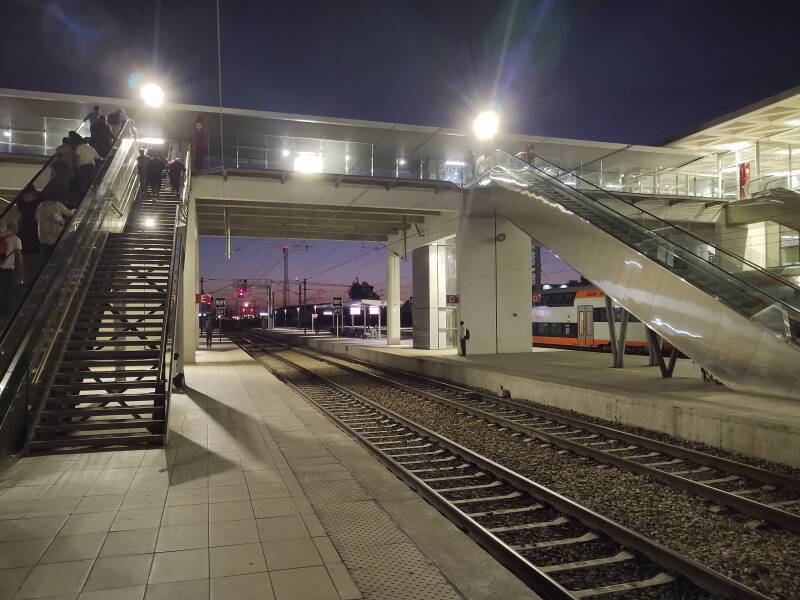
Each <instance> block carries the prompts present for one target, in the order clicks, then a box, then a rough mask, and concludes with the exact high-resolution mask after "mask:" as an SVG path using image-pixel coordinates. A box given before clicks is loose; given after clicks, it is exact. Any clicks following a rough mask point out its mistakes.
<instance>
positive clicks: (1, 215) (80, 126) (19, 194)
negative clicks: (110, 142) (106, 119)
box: [0, 121, 122, 221]
mask: <svg viewBox="0 0 800 600" xmlns="http://www.w3.org/2000/svg"><path fill="white" fill-rule="evenodd" d="M85 126H86V122H85V121H80V122H79V123H78V126H77V127H76V128H75V129H73V130H72V131H74V132H75V133H79V132H80V131H81V129H83V128H84V127H85ZM120 135H122V132H120ZM115 141H116V140H115ZM55 157H56V155H55V154H52V155H51V156H50V157H49V158H48V159H47V160H46V161H45V162H44V164H43V165H42V167H41V168H40V169H39V170H38V171H36V174H35V175H34V176H33V177H31V179H30V181H28V183H26V184H25V186H24V187H23V188H22V189H21V190H20V191H19V192H17V195H16V196H14V199H13V200H12V201H11V202H9V203H8V205H7V206H6V207H5V209H3V211H2V212H0V221H2V220H3V219H5V217H6V214H8V212H9V211H10V210H11V207H12V206H17V205H18V204H19V202H20V199H21V198H22V192H23V191H24V190H26V189H27V188H28V186H29V185H31V184H32V183H34V182H35V181H36V180H37V179H39V176H40V175H41V174H42V173H44V172H45V171H46V170H47V169H48V168H50V164H51V163H52V162H53V160H54V159H55ZM39 191H41V190H39Z"/></svg>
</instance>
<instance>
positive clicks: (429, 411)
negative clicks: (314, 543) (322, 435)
mask: <svg viewBox="0 0 800 600" xmlns="http://www.w3.org/2000/svg"><path fill="white" fill-rule="evenodd" d="M285 355H286V357H287V358H290V359H291V360H292V361H293V362H297V364H299V365H302V366H304V367H306V368H309V369H312V370H313V371H314V372H317V373H319V374H320V375H322V376H325V377H328V378H331V379H333V380H335V381H336V382H337V383H339V384H340V385H343V386H346V387H348V388H351V389H353V390H354V391H357V392H359V393H361V394H363V395H364V396H366V397H368V398H370V399H371V400H373V401H376V402H378V403H380V404H381V405H383V406H385V407H386V408H388V409H390V410H393V411H395V412H397V413H399V414H401V415H403V416H405V417H407V418H409V419H412V420H414V421H416V422H417V423H419V424H421V425H423V426H425V427H428V428H429V429H432V430H434V431H436V432H438V433H440V434H441V435H443V436H445V437H448V438H450V439H452V440H453V441H456V442H458V443H460V444H462V445H464V446H467V447H469V448H470V449H472V450H473V451H475V452H478V453H480V454H482V455H484V456H486V457H488V458H491V459H492V460H494V461H496V462H498V463H500V464H503V465H504V466H506V467H507V468H509V469H511V470H514V471H516V472H518V473H520V474H522V475H524V476H526V477H528V478H529V479H531V480H533V481H535V482H537V483H539V484H541V485H543V486H546V487H548V488H550V489H552V490H554V491H556V492H558V493H560V494H563V495H565V496H567V497H569V498H571V499H573V500H575V501H577V502H579V503H580V504H582V505H584V506H586V507H588V508H590V509H593V510H595V511H597V512H599V513H601V514H603V515H605V516H607V517H609V518H611V519H614V520H616V521H618V522H619V523H622V524H623V525H625V526H627V527H630V528H632V529H635V530H636V531H639V532H640V533H642V534H644V535H647V536H649V537H651V538H653V539H655V540H657V541H659V542H661V543H663V544H665V545H667V546H669V547H671V548H673V549H674V550H676V551H678V552H680V553H682V554H685V555H688V556H690V557H692V558H694V559H695V560H697V561H699V562H701V563H703V564H705V565H707V566H709V567H710V568H712V569H715V570H717V571H719V572H721V573H724V574H725V575H727V576H729V577H731V578H733V579H736V580H737V581H740V582H742V583H744V584H745V585H748V586H750V587H753V588H754V589H757V590H758V591H760V592H762V593H764V594H767V595H770V596H772V597H775V598H787V599H788V598H797V597H798V596H797V594H798V590H800V536H797V535H795V534H792V533H789V532H785V531H781V530H778V529H774V528H771V527H766V526H765V527H761V528H758V529H750V528H749V527H747V526H746V523H747V521H748V520H749V519H748V518H747V517H743V516H741V515H738V514H735V513H733V512H728V511H723V512H716V513H715V512H712V511H711V510H710V508H711V507H712V505H711V504H710V503H709V502H707V501H705V500H703V499H701V498H698V497H696V496H692V495H690V494H687V493H684V492H681V491H679V490H675V489H672V488H670V487H668V486H666V485H663V484H661V483H658V482H656V481H653V480H652V479H650V478H648V477H645V476H641V475H636V474H632V473H628V472H625V471H620V470H618V469H616V468H613V467H604V466H600V465H597V464H596V463H594V462H591V461H585V460H581V459H579V458H577V457H575V456H572V455H570V454H568V453H566V452H565V451H560V450H558V449H557V448H553V447H550V446H548V445H543V444H541V443H539V442H536V441H533V442H527V443H526V442H524V441H523V439H522V438H521V437H518V436H513V435H512V434H511V432H500V431H498V430H497V429H496V428H494V427H489V426H487V424H486V423H484V422H480V421H478V420H477V419H474V418H469V417H466V416H465V415H462V414H458V413H456V412H455V411H453V410H452V409H450V408H448V407H446V406H443V405H440V404H438V403H435V402H431V401H428V400H426V399H423V398H420V397H417V396H413V395H411V394H408V393H404V392H402V391H399V390H397V389H395V388H391V387H388V386H381V385H377V384H375V383H374V382H371V381H367V380H365V379H363V378H361V377H359V376H357V375H353V374H350V373H346V372H345V371H343V370H341V369H339V368H337V367H334V366H331V365H328V364H325V363H321V362H320V361H316V360H313V359H310V358H308V357H305V356H302V355H299V354H297V353H294V352H286V353H285ZM264 361H265V362H266V363H267V364H270V363H273V362H274V361H273V360H271V359H269V358H265V359H264Z"/></svg>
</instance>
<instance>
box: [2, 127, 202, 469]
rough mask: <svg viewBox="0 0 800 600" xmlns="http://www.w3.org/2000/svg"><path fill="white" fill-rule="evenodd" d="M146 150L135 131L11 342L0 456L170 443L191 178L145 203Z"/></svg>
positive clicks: (10, 332)
mask: <svg viewBox="0 0 800 600" xmlns="http://www.w3.org/2000/svg"><path fill="white" fill-rule="evenodd" d="M138 149H139V146H138V142H137V140H136V137H135V132H134V130H133V127H132V124H130V123H129V126H126V127H125V128H124V129H123V130H122V132H121V133H120V135H119V136H118V138H117V140H116V141H115V144H114V147H113V148H112V151H111V153H110V154H109V156H108V158H107V159H106V160H105V162H104V164H103V165H102V167H101V169H100V170H99V172H98V173H97V175H96V177H95V179H94V181H93V182H92V184H91V186H90V187H89V189H88V191H87V192H86V195H85V197H84V198H83V200H82V202H81V205H80V207H79V209H78V211H77V213H76V214H75V216H74V217H73V218H72V219H71V221H70V222H69V223H68V224H67V226H66V227H65V230H64V232H63V233H62V234H61V237H60V238H59V240H58V242H57V244H56V246H55V248H54V250H53V252H52V254H51V255H50V256H49V258H48V259H47V260H46V261H43V263H42V265H41V266H40V268H39V269H38V272H37V273H36V277H35V278H34V279H33V280H32V281H31V282H30V283H29V285H28V287H27V289H26V290H25V293H24V295H23V298H21V300H20V301H19V303H18V306H17V307H16V310H15V311H14V312H13V318H12V319H11V320H10V321H9V323H8V325H7V327H6V328H5V330H4V332H3V336H2V338H1V339H0V452H2V453H13V452H16V451H18V450H20V449H21V448H22V447H23V446H27V449H29V450H31V451H38V450H51V449H57V450H67V451H74V450H77V449H81V448H87V447H101V446H102V447H115V448H116V447H120V448H122V447H132V446H141V445H142V444H159V443H165V442H166V440H167V436H168V430H169V427H168V414H169V399H170V384H169V382H171V380H172V377H173V375H174V370H175V369H177V358H178V357H177V355H176V354H175V352H174V350H173V344H174V340H175V339H176V335H179V327H180V323H179V319H178V311H177V306H178V295H179V290H178V287H179V285H178V284H179V281H180V277H181V273H182V265H183V253H184V247H185V226H186V209H185V207H186V203H187V199H188V181H189V174H187V185H186V186H184V189H183V193H182V194H181V195H176V194H175V193H171V192H166V193H162V194H161V195H160V196H159V197H157V198H149V197H148V198H146V197H144V195H143V194H142V193H141V192H140V190H139V187H140V186H139V181H138V171H137V168H136V157H137V155H138ZM187 164H188V157H187Z"/></svg>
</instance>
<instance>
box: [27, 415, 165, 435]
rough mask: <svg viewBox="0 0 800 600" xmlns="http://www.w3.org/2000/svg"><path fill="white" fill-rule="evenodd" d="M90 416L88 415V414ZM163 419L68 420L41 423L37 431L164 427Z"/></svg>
mask: <svg viewBox="0 0 800 600" xmlns="http://www.w3.org/2000/svg"><path fill="white" fill-rule="evenodd" d="M87 416H88V415H87ZM163 426H164V420H163V419H152V418H143V419H102V420H96V421H68V422H65V423H40V424H39V425H37V426H36V427H35V433H37V434H47V433H50V432H54V431H65V430H77V431H100V430H103V429H141V428H145V427H147V428H156V427H159V428H163Z"/></svg>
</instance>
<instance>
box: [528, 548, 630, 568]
mask: <svg viewBox="0 0 800 600" xmlns="http://www.w3.org/2000/svg"><path fill="white" fill-rule="evenodd" d="M632 558H635V557H634V556H633V554H631V553H630V552H627V551H625V550H621V551H620V552H617V553H616V554H614V555H613V556H606V557H604V558H592V559H589V560H578V561H575V562H570V563H561V564H557V565H548V566H546V567H537V568H538V569H539V570H540V571H542V572H543V573H559V572H562V571H573V570H575V569H586V568H589V567H599V566H602V565H611V564H614V563H619V562H623V561H626V560H631V559H632Z"/></svg>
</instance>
